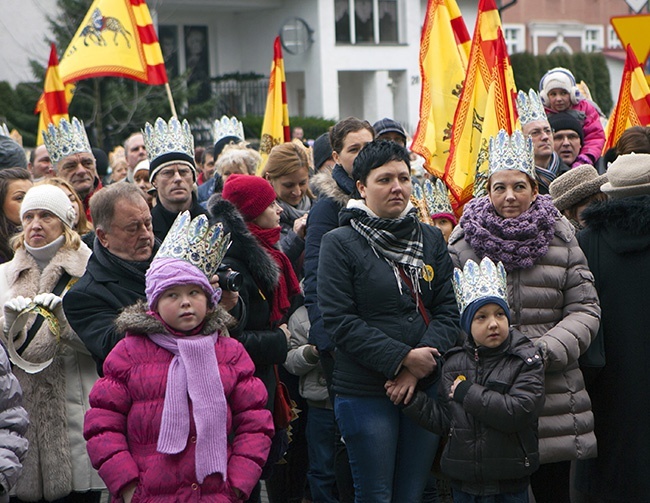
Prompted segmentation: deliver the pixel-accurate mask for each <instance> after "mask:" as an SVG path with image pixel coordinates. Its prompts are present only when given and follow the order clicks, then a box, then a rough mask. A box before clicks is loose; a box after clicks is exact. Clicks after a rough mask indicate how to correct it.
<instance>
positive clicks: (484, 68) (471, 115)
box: [443, 0, 521, 209]
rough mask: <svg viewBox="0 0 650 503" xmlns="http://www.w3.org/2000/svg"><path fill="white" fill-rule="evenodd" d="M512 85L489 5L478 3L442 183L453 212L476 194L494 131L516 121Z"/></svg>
mask: <svg viewBox="0 0 650 503" xmlns="http://www.w3.org/2000/svg"><path fill="white" fill-rule="evenodd" d="M516 93H517V90H516V86H515V79H514V75H513V72H512V66H511V65H510V58H509V57H508V50H507V46H506V43H505V39H504V38H503V32H502V30H501V19H500V17H499V11H498V10H497V7H496V4H495V2H494V0H480V1H479V5H478V16H477V19H476V27H475V29H474V36H473V37H472V48H471V51H470V55H469V62H468V64H467V74H466V76H465V84H464V86H463V91H462V93H461V95H460V101H459V103H458V108H457V109H456V113H455V115H454V122H453V124H454V126H453V129H452V136H451V142H450V151H449V157H448V159H447V165H446V166H445V175H444V177H443V179H444V181H445V182H446V183H447V185H448V186H449V189H450V191H451V195H452V197H453V199H454V207H455V208H456V209H459V208H460V207H461V206H463V205H464V204H465V203H466V202H467V201H469V200H470V199H471V198H472V197H473V194H474V193H475V187H474V184H475V179H476V177H477V175H478V179H477V183H478V184H479V187H478V189H479V190H478V191H477V192H479V193H480V192H481V189H482V188H483V186H484V184H485V181H486V173H487V168H488V145H489V142H490V137H491V136H496V135H497V133H498V132H499V130H500V129H505V130H506V131H507V132H508V134H512V132H513V130H514V129H519V128H520V127H521V126H520V124H519V120H518V118H517V112H516V110H517V109H516V106H515V100H516Z"/></svg>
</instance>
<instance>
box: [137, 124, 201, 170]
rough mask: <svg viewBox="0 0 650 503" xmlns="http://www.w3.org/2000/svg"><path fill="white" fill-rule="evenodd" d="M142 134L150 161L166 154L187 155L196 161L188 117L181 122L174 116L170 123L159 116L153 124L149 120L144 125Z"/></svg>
mask: <svg viewBox="0 0 650 503" xmlns="http://www.w3.org/2000/svg"><path fill="white" fill-rule="evenodd" d="M142 136H143V137H144V147H145V149H146V150H147V157H148V158H149V162H152V163H153V162H154V161H155V160H156V159H158V158H159V157H162V156H164V155H166V154H181V155H185V156H187V157H188V158H189V160H192V163H193V162H194V161H193V159H194V137H193V136H192V131H191V130H190V125H189V123H188V122H187V119H183V122H182V123H181V122H179V120H178V119H177V118H176V117H172V118H171V119H169V124H168V123H166V122H165V120H164V119H162V118H160V117H158V118H157V119H156V122H155V123H154V125H153V126H152V125H151V124H149V123H148V122H147V123H146V124H145V125H144V129H143V130H142Z"/></svg>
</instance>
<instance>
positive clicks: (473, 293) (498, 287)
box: [452, 257, 508, 314]
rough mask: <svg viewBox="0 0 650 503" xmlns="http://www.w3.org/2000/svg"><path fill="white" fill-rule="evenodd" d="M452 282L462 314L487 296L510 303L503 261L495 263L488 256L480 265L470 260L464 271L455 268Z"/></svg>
mask: <svg viewBox="0 0 650 503" xmlns="http://www.w3.org/2000/svg"><path fill="white" fill-rule="evenodd" d="M452 284H453V286H454V293H455V294H456V302H457V303H458V309H459V310H460V313H461V314H462V313H463V311H465V309H466V308H467V306H469V305H470V304H471V303H472V302H474V301H475V300H479V299H482V298H485V297H497V298H499V299H502V300H503V301H504V302H505V303H506V305H508V283H507V277H506V270H505V268H504V267H503V264H502V263H501V262H499V263H498V264H497V265H494V262H492V260H490V259H489V258H488V257H485V258H483V260H481V263H480V265H479V264H477V263H476V262H474V261H473V260H471V259H470V260H468V261H467V262H466V263H465V267H463V270H462V271H461V270H460V269H458V268H457V267H456V268H454V275H453V277H452Z"/></svg>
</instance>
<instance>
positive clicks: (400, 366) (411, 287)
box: [318, 141, 459, 503]
mask: <svg viewBox="0 0 650 503" xmlns="http://www.w3.org/2000/svg"><path fill="white" fill-rule="evenodd" d="M352 174H353V178H354V181H355V185H356V189H357V190H358V192H359V194H360V199H351V200H350V202H349V203H348V205H347V208H345V209H344V210H342V211H341V214H340V215H339V220H340V223H341V227H339V228H338V229H336V230H334V231H332V232H330V233H328V234H327V235H325V236H324V237H323V242H322V247H321V253H320V262H319V267H318V301H319V305H320V309H321V312H322V314H323V322H324V324H325V330H326V331H327V333H329V334H331V335H332V337H333V338H334V343H335V347H336V356H335V364H334V374H333V385H332V387H333V390H334V392H335V393H336V398H335V405H334V409H335V413H336V419H337V422H338V425H339V428H340V430H341V434H342V436H343V438H344V440H345V443H346V446H347V449H348V455H349V458H350V465H351V467H352V475H353V478H354V486H355V501H357V502H366V501H367V502H373V503H380V502H387V503H389V502H391V501H392V502H400V503H402V502H406V503H408V502H414V503H415V502H419V501H420V499H421V497H422V492H423V490H424V487H425V484H426V481H427V478H428V475H429V471H430V469H431V463H432V462H433V458H434V455H435V452H436V446H437V444H438V437H437V436H436V435H434V434H433V433H430V432H427V431H426V430H424V429H423V428H420V427H419V426H416V425H415V424H414V423H413V422H412V421H410V420H409V419H407V418H406V417H405V416H404V415H403V413H402V412H401V411H400V410H399V409H398V408H396V407H394V406H393V404H392V403H391V401H390V400H389V399H388V397H387V396H386V395H385V392H384V385H385V383H386V381H388V380H394V381H396V383H397V386H398V387H399V389H401V390H402V391H403V392H404V393H407V392H410V393H412V392H413V390H414V389H415V387H416V386H418V387H420V388H421V389H423V390H424V391H425V392H426V393H427V394H428V395H429V396H435V393H436V386H435V384H434V382H435V380H436V379H437V360H436V359H437V357H438V356H439V355H440V353H442V352H445V351H446V350H447V349H449V348H450V347H451V346H452V345H453V344H454V342H455V341H456V337H457V335H458V331H459V329H458V309H457V307H456V302H455V299H454V294H453V291H452V286H451V281H450V278H451V273H452V265H451V260H450V259H449V255H448V254H447V248H446V246H445V242H444V240H443V237H442V234H441V233H440V231H439V230H438V229H435V228H433V227H430V226H427V225H422V224H420V223H419V221H418V219H417V216H416V212H415V209H413V207H412V205H411V204H410V202H409V197H410V195H411V176H410V164H409V154H408V151H407V150H406V149H405V148H403V147H401V146H400V145H398V144H396V143H392V142H385V141H380V142H371V143H369V144H368V145H366V147H364V149H363V150H362V151H361V152H360V153H359V155H358V156H357V158H356V159H355V161H354V169H353V173H352ZM357 197H358V196H357Z"/></svg>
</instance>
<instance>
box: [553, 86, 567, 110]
mask: <svg viewBox="0 0 650 503" xmlns="http://www.w3.org/2000/svg"><path fill="white" fill-rule="evenodd" d="M548 100H549V102H550V104H551V108H552V109H553V110H555V111H556V112H564V111H565V110H568V109H569V108H571V98H570V97H569V92H568V91H567V90H566V89H561V88H559V87H558V88H556V89H551V90H550V91H549V92H548Z"/></svg>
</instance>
